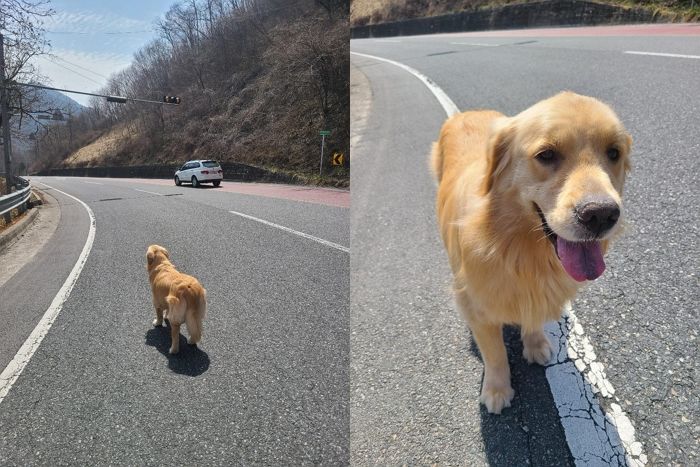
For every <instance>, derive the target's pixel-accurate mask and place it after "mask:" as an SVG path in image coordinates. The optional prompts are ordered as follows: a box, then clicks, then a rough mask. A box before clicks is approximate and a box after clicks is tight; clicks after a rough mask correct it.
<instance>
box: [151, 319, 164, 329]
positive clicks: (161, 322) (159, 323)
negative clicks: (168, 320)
mask: <svg viewBox="0 0 700 467" xmlns="http://www.w3.org/2000/svg"><path fill="white" fill-rule="evenodd" d="M153 326H154V327H157V328H159V327H165V322H163V321H158V319H154V320H153Z"/></svg>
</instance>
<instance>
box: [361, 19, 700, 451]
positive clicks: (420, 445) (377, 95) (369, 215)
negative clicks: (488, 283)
mask: <svg viewBox="0 0 700 467" xmlns="http://www.w3.org/2000/svg"><path fill="white" fill-rule="evenodd" d="M640 31H646V32H640ZM644 33H648V34H656V35H655V36H654V37H643V36H642V35H641V34H644ZM699 34H700V28H697V27H696V25H692V26H685V27H683V28H681V27H676V26H669V27H668V28H665V27H664V26H660V25H655V26H654V28H641V27H637V26H634V27H614V28H583V29H581V30H580V32H579V30H578V28H566V29H548V30H528V31H507V32H486V33H464V34H446V35H432V36H414V37H396V38H388V39H368V40H354V41H351V51H352V52H353V53H358V54H365V55H372V56H377V57H382V58H385V59H389V60H392V61H396V62H399V63H401V64H403V65H406V66H408V67H410V68H412V69H415V70H417V71H418V72H419V73H421V74H423V75H425V76H426V77H427V78H429V79H430V81H431V82H433V83H435V84H436V85H437V86H439V87H440V88H441V89H442V90H443V91H444V92H445V94H446V95H447V96H449V97H450V98H451V100H453V101H454V102H455V103H456V104H457V106H458V107H459V108H460V109H465V110H466V109H470V108H493V109H497V110H499V111H502V112H504V113H506V114H510V115H513V114H515V113H517V112H519V111H521V110H523V109H525V108H527V107H529V106H530V105H532V104H533V103H535V102H537V101H538V100H540V99H543V98H546V97H549V96H551V95H553V94H555V93H557V92H559V91H561V90H563V89H569V90H573V91H576V92H579V93H582V94H588V95H593V96H595V97H598V98H600V99H602V100H604V101H605V102H608V103H609V104H611V105H612V107H613V108H615V109H616V111H617V112H618V114H619V115H620V117H621V119H622V121H623V122H624V123H625V125H626V126H627V128H628V130H629V131H630V132H631V133H632V135H633V138H634V149H633V171H632V174H631V176H630V178H629V180H628V183H627V185H626V189H625V198H626V209H627V216H628V217H627V219H628V226H627V229H626V232H625V234H624V235H623V237H622V238H621V239H620V240H619V241H618V243H617V244H616V245H615V247H614V248H613V250H612V252H611V253H610V255H609V258H608V261H607V263H608V271H607V272H606V273H605V275H604V276H603V277H602V278H601V279H599V280H597V281H595V282H594V283H592V284H590V285H589V286H588V287H587V288H586V289H585V290H584V291H583V292H582V293H581V294H580V295H579V297H578V298H577V300H576V301H575V302H574V303H573V309H574V310H576V315H577V317H578V322H579V324H580V325H581V326H582V328H583V329H585V332H586V333H587V336H586V337H587V338H589V339H590V342H591V343H592V345H593V348H594V349H595V353H596V354H597V360H598V361H599V362H600V363H601V364H602V365H604V368H605V372H606V373H607V380H609V382H610V383H611V385H612V387H614V389H615V393H614V395H612V396H610V397H609V398H607V399H605V398H603V399H601V404H602V405H603V407H604V408H605V409H606V411H607V412H608V413H612V412H615V406H617V407H618V408H621V410H622V411H623V412H625V413H626V414H627V415H628V416H629V420H630V421H631V424H632V426H633V427H634V429H635V435H636V440H637V444H635V445H634V446H633V449H632V450H633V451H636V452H635V455H636V456H637V457H635V459H636V460H637V461H639V462H642V463H643V461H646V462H647V463H648V464H649V465H672V464H681V465H692V464H696V463H697V462H698V458H699V453H698V445H697V443H696V440H697V437H698V428H697V426H698V423H697V420H698V407H699V406H698V404H697V401H698V395H699V392H698V389H697V386H696V385H695V384H694V381H695V379H696V377H697V375H696V374H697V365H696V364H695V360H696V356H697V336H698V331H697V329H696V326H695V325H694V324H693V323H694V322H695V321H696V320H697V300H698V298H700V291H699V290H698V283H697V277H696V271H697V270H698V258H700V254H698V253H699V252H698V242H697V238H698V230H697V229H698V227H697V226H698V225H700V222H698V211H697V210H696V209H688V207H689V206H694V205H695V204H697V202H698V196H699V194H698V190H697V189H695V188H693V187H697V185H698V181H697V174H698V173H700V172H699V171H698V169H699V167H698V159H697V157H695V154H696V153H697V150H698V143H697V114H698V109H700V97H699V96H698V94H697V92H696V91H697V89H696V88H697V76H699V75H700V59H699V58H700V36H699ZM351 61H352V63H353V68H352V70H353V71H356V70H359V71H360V72H362V73H363V74H365V75H366V77H367V80H368V81H369V84H370V86H371V92H370V93H369V94H370V95H371V96H372V101H371V105H370V108H371V111H370V115H369V117H368V118H367V122H366V123H365V124H364V128H365V131H364V133H363V134H362V135H358V136H357V137H356V141H357V142H356V145H355V147H353V150H354V152H353V158H354V164H353V174H352V177H353V180H352V184H353V192H352V203H353V211H352V226H353V233H352V235H353V237H352V245H353V258H352V268H351V277H352V283H353V289H352V292H351V296H352V311H351V316H352V324H351V328H352V335H351V339H352V344H351V345H352V348H353V358H352V368H351V385H352V391H351V394H352V397H351V452H352V459H353V460H354V461H356V462H358V463H372V462H379V463H389V464H396V463H408V464H411V463H444V464H461V463H464V462H467V463H468V464H470V465H485V464H489V465H526V464H534V465H567V464H570V463H574V462H577V463H585V462H588V461H590V462H595V459H593V458H589V459H588V461H586V459H585V458H584V456H585V455H586V454H585V453H582V452H581V451H580V450H577V446H575V444H577V443H576V441H581V440H575V439H574V440H572V439H568V442H567V435H566V434H565V433H564V431H565V430H564V428H563V425H566V423H568V422H567V420H565V419H564V418H560V415H561V414H560V413H558V410H557V406H556V404H555V401H554V400H553V398H552V395H551V393H550V388H549V385H548V381H547V379H546V378H545V374H544V370H543V369H542V368H539V367H535V366H529V367H528V366H527V365H524V363H522V361H521V360H520V357H519V352H520V348H519V346H520V344H519V342H518V340H517V338H516V337H517V336H516V335H515V333H513V332H510V333H507V342H508V347H509V356H510V360H511V366H512V368H513V381H514V385H515V390H516V393H517V394H518V396H516V399H515V401H514V405H513V407H512V408H511V409H509V410H507V411H506V412H505V413H504V414H503V415H502V416H500V417H495V416H491V415H488V414H485V413H484V410H483V409H482V408H480V407H479V406H478V404H477V402H476V401H477V397H478V389H479V386H480V382H481V381H480V380H481V371H482V365H481V363H480V361H479V359H478V357H477V355H476V349H475V347H474V346H473V344H472V343H471V339H470V337H469V334H468V331H467V330H466V328H465V326H464V324H463V323H462V321H461V319H460V317H459V316H458V313H457V312H456V311H455V310H454V307H453V305H452V303H451V301H450V293H449V288H448V285H449V282H450V275H449V270H448V267H447V262H446V258H445V256H444V251H443V249H442V246H441V243H440V240H439V237H438V232H437V228H436V224H435V220H434V214H433V200H434V192H435V187H434V182H433V181H432V180H431V177H430V174H429V171H428V168H427V155H428V152H429V148H430V144H431V142H432V141H434V140H435V138H436V137H437V134H438V130H439V127H440V125H441V123H442V122H443V121H444V119H445V111H444V109H443V108H442V106H441V105H440V104H439V102H438V101H437V100H436V99H435V96H434V95H433V94H432V93H431V92H430V90H429V89H428V88H427V87H426V86H424V85H423V84H422V83H421V81H419V80H418V79H416V77H415V76H412V75H411V74H410V73H407V72H406V70H404V69H401V68H398V67H396V66H394V65H392V64H388V63H386V62H380V61H377V60H373V59H370V58H367V57H363V56H360V55H351ZM670 278H673V279H672V280H671V279H670ZM555 395H556V394H555ZM613 404H615V406H614V405H613ZM625 428H626V427H625ZM621 431H622V430H621ZM583 441H586V440H583ZM595 441H596V440H592V443H593V444H595ZM579 444H580V443H579ZM583 444H585V442H584V443H583ZM579 456H581V457H579ZM599 460H600V459H599ZM618 461H620V459H619V458H617V459H607V460H606V462H609V463H613V464H614V463H615V462H618Z"/></svg>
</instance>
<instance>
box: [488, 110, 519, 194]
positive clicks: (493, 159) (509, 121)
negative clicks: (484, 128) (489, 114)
mask: <svg viewBox="0 0 700 467" xmlns="http://www.w3.org/2000/svg"><path fill="white" fill-rule="evenodd" d="M514 134H515V120H514V119H513V118H507V117H503V118H499V119H497V120H495V121H494V122H493V125H492V126H491V133H490V134H489V140H488V143H487V149H486V154H487V156H486V157H487V158H488V162H487V164H488V166H487V168H486V178H485V179H484V185H483V192H484V194H487V193H489V192H490V191H491V190H492V189H493V186H494V184H495V183H496V180H497V179H498V177H499V175H500V174H501V173H503V171H504V170H505V169H506V167H507V166H508V163H509V162H510V156H509V155H508V149H509V146H510V145H511V143H512V142H513V136H514Z"/></svg>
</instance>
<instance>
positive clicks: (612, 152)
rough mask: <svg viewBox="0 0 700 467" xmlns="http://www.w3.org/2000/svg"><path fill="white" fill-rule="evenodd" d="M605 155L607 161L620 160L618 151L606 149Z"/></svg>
mask: <svg viewBox="0 0 700 467" xmlns="http://www.w3.org/2000/svg"><path fill="white" fill-rule="evenodd" d="M605 154H606V155H607V156H608V159H610V160H611V161H613V162H615V161H616V160H618V159H619V158H620V151H618V150H617V149H616V148H610V149H608V150H607V152H606V153H605Z"/></svg>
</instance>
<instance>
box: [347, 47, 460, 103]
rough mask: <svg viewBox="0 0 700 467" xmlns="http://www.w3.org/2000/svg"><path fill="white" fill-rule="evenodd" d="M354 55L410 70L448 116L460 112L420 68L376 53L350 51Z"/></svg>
mask: <svg viewBox="0 0 700 467" xmlns="http://www.w3.org/2000/svg"><path fill="white" fill-rule="evenodd" d="M350 53H351V54H353V55H357V56H358V57H365V58H371V59H373V60H379V61H380V62H386V63H391V64H392V65H394V66H397V67H399V68H401V69H403V70H406V71H408V72H409V73H411V74H412V75H413V76H415V77H416V78H418V79H419V80H421V82H422V83H423V84H425V85H426V86H427V87H428V89H430V92H432V93H433V95H434V96H435V98H436V99H437V100H438V102H439V103H440V105H442V108H443V109H445V113H446V114H447V116H448V117H451V116H452V115H454V114H457V113H459V108H458V107H457V105H456V104H455V103H454V102H453V101H452V99H450V98H449V96H448V95H447V94H445V91H443V90H442V88H441V87H440V86H438V85H437V84H435V82H433V80H431V79H430V78H428V77H427V76H425V75H424V74H423V73H421V72H420V71H418V70H415V69H413V68H411V67H410V66H407V65H404V64H403V63H399V62H395V61H394V60H389V59H387V58H382V57H375V56H374V55H367V54H361V53H359V52H350Z"/></svg>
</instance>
